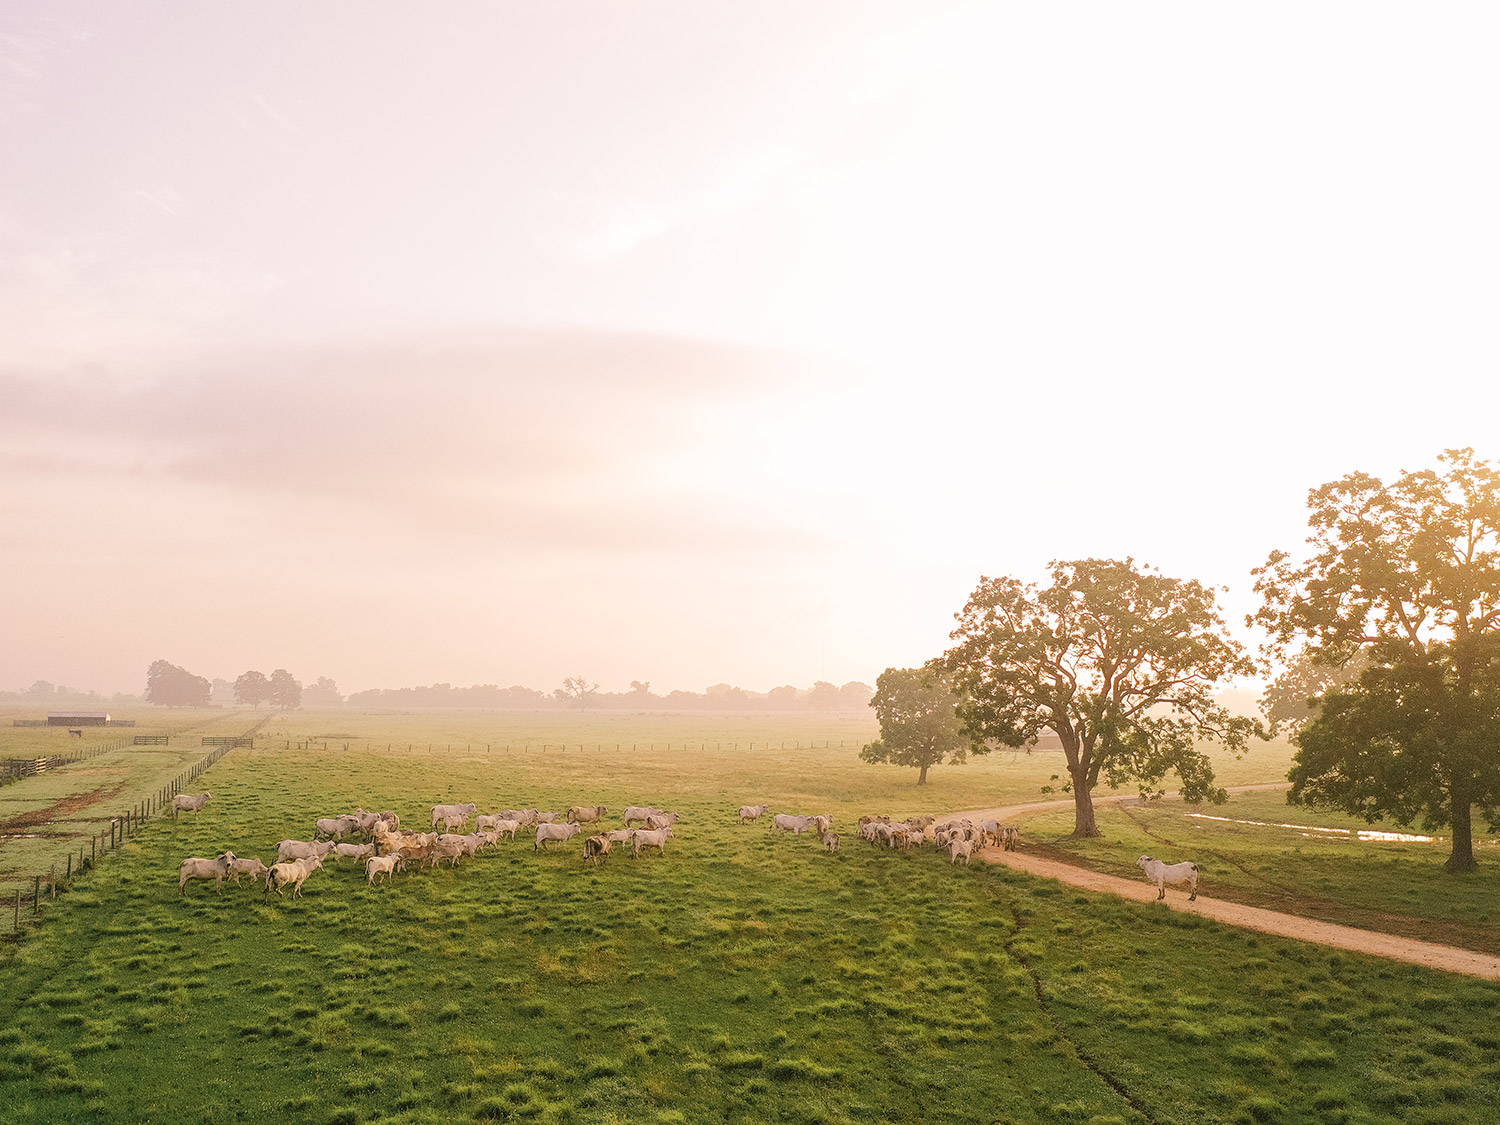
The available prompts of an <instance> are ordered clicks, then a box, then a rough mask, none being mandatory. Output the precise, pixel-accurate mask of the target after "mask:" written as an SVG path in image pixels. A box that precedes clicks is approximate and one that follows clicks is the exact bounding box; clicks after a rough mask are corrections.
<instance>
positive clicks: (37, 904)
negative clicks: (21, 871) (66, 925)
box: [31, 875, 42, 914]
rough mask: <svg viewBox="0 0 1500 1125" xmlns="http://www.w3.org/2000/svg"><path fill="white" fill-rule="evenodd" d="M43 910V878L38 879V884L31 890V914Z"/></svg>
mask: <svg viewBox="0 0 1500 1125" xmlns="http://www.w3.org/2000/svg"><path fill="white" fill-rule="evenodd" d="M41 908H42V877H41V876H40V875H38V876H37V877H36V883H35V884H34V885H33V886H32V888H31V912H32V913H33V914H35V913H37V911H39V910H41Z"/></svg>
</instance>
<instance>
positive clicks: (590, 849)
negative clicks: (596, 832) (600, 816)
mask: <svg viewBox="0 0 1500 1125" xmlns="http://www.w3.org/2000/svg"><path fill="white" fill-rule="evenodd" d="M614 846H615V845H614V841H613V840H611V839H610V838H609V837H608V836H590V837H589V838H588V839H587V840H585V841H584V842H583V858H584V859H586V860H588V861H589V862H590V863H592V864H593V865H594V866H595V867H598V866H599V861H600V860H601V859H607V858H609V849H610V848H612V847H614Z"/></svg>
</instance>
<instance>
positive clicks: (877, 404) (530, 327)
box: [0, 0, 1500, 691]
mask: <svg viewBox="0 0 1500 1125" xmlns="http://www.w3.org/2000/svg"><path fill="white" fill-rule="evenodd" d="M1497 40H1500V37H1497V17H1496V15H1495V12H1494V9H1493V7H1492V6H1490V5H1482V4H1474V5H1462V4H1460V5H1443V6H1441V7H1437V8H1434V7H1430V6H1423V7H1418V6H1415V5H1408V6H1390V5H1380V4H1367V3H1362V4H1358V5H1356V4H1348V5H1337V4H1327V5H1307V4H1281V5H1277V4H1264V5H1256V6H1254V7H1241V8H1232V7H1226V6H1219V5H1201V4H1188V3H1182V4H1158V5H1151V6H1137V5H1129V6H1127V5H1119V4H1104V3H1101V4H1067V5H1054V4H1041V5H1002V4H977V5H959V4H951V5H950V4H940V3H930V2H923V3H902V4H879V3H873V2H870V0H859V2H858V3H811V4H810V3H806V2H802V0H799V2H796V3H771V2H766V0H758V2H757V3H754V4H721V3H705V2H702V0H691V2H687V0H684V2H681V3H631V4H620V3H560V4H521V3H498V2H489V0H486V2H484V3H444V4H441V5H412V4H404V3H403V4H394V3H369V2H364V0H361V2H359V3H317V4H302V3H297V4H293V3H264V4H258V5H254V6H250V7H247V6H230V5H208V4H200V3H187V2H183V3H144V2H137V3H130V4H118V3H105V2H99V3H93V4H69V3H59V2H57V0H46V2H36V3H28V2H25V0H18V2H15V3H10V4H7V5H5V7H4V8H3V10H0V568H3V573H4V575H5V577H6V579H7V581H6V583H5V591H6V592H5V593H4V594H0V620H3V622H4V625H3V628H4V643H3V644H0V688H14V687H19V686H24V685H25V684H28V683H30V682H31V680H33V679H36V678H46V679H49V680H52V681H54V682H64V683H68V684H72V685H75V686H86V687H95V688H98V689H101V690H105V691H113V690H132V691H138V690H141V688H142V686H143V683H144V676H145V669H146V666H147V664H148V663H149V662H150V661H152V660H153V659H156V658H158V657H165V658H167V659H169V660H172V661H174V662H176V663H181V664H185V665H186V666H187V667H189V668H191V669H192V670H194V671H196V672H199V673H202V674H204V675H208V676H225V677H227V678H233V676H235V675H236V674H238V673H239V672H241V671H244V670H245V669H246V668H252V667H253V668H259V669H261V670H264V671H269V670H270V669H271V668H274V667H286V668H289V669H290V670H292V671H293V672H294V674H296V675H298V676H300V677H301V678H303V679H308V680H310V679H312V678H314V677H316V676H319V675H328V676H332V677H334V678H335V679H336V680H337V681H338V683H339V684H340V686H341V687H342V688H343V689H344V690H346V691H350V690H358V689H360V688H365V687H372V686H397V685H401V684H411V683H417V682H431V681H435V680H446V681H449V682H452V683H471V682H497V683H501V684H510V683H517V682H519V683H525V684H529V685H532V686H537V687H543V688H550V687H552V686H555V684H556V683H557V682H559V681H560V680H561V678H562V677H563V676H564V675H567V674H572V673H575V672H582V673H584V674H585V675H588V676H590V677H592V678H595V679H598V680H601V681H603V683H604V686H605V687H606V688H608V689H616V690H618V689H622V688H624V687H625V685H626V684H627V683H628V681H629V680H631V679H646V680H650V681H651V682H652V683H653V685H654V686H655V687H657V688H658V689H662V690H665V689H670V688H673V687H684V688H690V689H694V690H701V689H702V688H703V687H704V686H705V685H707V684H709V683H713V682H717V681H726V680H727V681H730V682H732V683H737V684H740V685H742V686H744V687H747V688H753V689H757V690H764V689H766V688H769V687H771V686H773V685H775V684H779V683H786V682H791V683H797V684H808V683H810V682H811V681H812V680H813V679H815V678H826V679H830V680H834V681H837V682H843V681H845V680H850V679H862V680H865V681H868V682H873V680H874V678H875V676H876V675H877V674H878V673H879V672H880V671H881V670H882V669H883V668H885V667H886V666H887V665H893V664H897V665H899V664H910V663H914V662H918V661H921V660H923V659H925V658H927V657H929V656H931V655H934V654H935V653H936V652H938V651H940V650H941V649H942V647H943V646H944V643H945V639H946V635H947V632H948V629H949V628H950V627H951V623H952V622H951V615H952V613H953V611H954V610H956V609H958V608H959V607H960V606H961V604H962V602H963V600H964V598H965V596H966V595H967V593H968V591H969V590H970V589H971V588H972V587H973V586H974V584H975V582H976V581H977V579H978V577H979V575H980V574H981V573H989V574H996V573H1013V574H1019V575H1022V576H1028V577H1031V576H1039V575H1040V573H1041V571H1042V568H1043V566H1044V564H1045V563H1046V562H1047V560H1049V559H1052V558H1058V557H1064V558H1066V557H1074V556H1079V555H1085V554H1094V555H1127V554H1129V555H1133V556H1134V557H1136V558H1137V559H1140V560H1144V561H1147V562H1150V563H1153V564H1155V565H1157V566H1159V567H1161V568H1162V569H1164V570H1165V571H1167V572H1168V573H1176V574H1180V575H1183V576H1192V577H1198V578H1202V579H1204V580H1208V581H1212V582H1215V583H1218V584H1223V585H1227V586H1229V587H1231V589H1230V592H1229V593H1228V594H1227V595H1226V603H1227V605H1228V607H1229V609H1230V612H1231V614H1232V615H1234V616H1238V615H1239V614H1242V613H1243V611H1244V609H1245V608H1246V607H1247V606H1248V604H1249V601H1248V589H1249V585H1250V583H1249V578H1248V571H1249V569H1250V568H1251V567H1252V566H1254V565H1256V564H1258V563H1259V562H1260V561H1262V560H1263V559H1264V557H1265V555H1266V553H1267V552H1268V551H1269V550H1270V549H1271V548H1273V547H1277V546H1283V547H1292V546H1295V545H1296V543H1297V542H1299V541H1300V539H1301V537H1302V526H1303V518H1304V516H1303V502H1304V497H1305V493H1306V490H1307V489H1308V488H1309V487H1311V486H1313V485H1316V484H1318V483H1321V482H1322V481H1324V480H1327V479H1330V478H1331V477H1334V476H1338V475H1341V474H1343V473H1345V472H1348V471H1350V470H1353V469H1365V470H1369V471H1373V472H1376V473H1381V474H1385V473H1391V472H1394V471H1396V470H1397V469H1400V468H1403V467H1420V466H1423V465H1427V464H1430V463H1431V462H1432V460H1433V457H1434V455H1435V454H1436V453H1437V452H1438V451H1439V450H1440V449H1442V448H1444V447H1448V446H1455V445H1473V446H1475V447H1476V449H1478V451H1479V452H1480V453H1481V455H1483V456H1486V457H1500V443H1497V441H1496V437H1495V435H1496V432H1497V431H1496V413H1497V411H1496V408H1497V406H1500V381H1497V363H1496V360H1497V351H1500V344H1497V335H1496V330H1495V309H1496V307H1497V297H1500V293H1497V275H1496V269H1495V263H1496V262H1497V261H1500V212H1497V209H1496V207H1495V204H1494V201H1495V200H1496V199H1497V198H1500V156H1497V150H1496V146H1495V145H1494V143H1493V142H1494V137H1495V136H1496V135H1497V128H1496V127H1497V121H1496V117H1497V113H1500V72H1497V70H1496V68H1495V67H1494V65H1493V59H1494V58H1495V56H1496V52H1497V50H1500V41H1497Z"/></svg>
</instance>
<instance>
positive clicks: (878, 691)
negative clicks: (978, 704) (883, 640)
mask: <svg viewBox="0 0 1500 1125" xmlns="http://www.w3.org/2000/svg"><path fill="white" fill-rule="evenodd" d="M870 706H871V707H873V708H875V715H876V717H877V718H878V719H879V720H880V737H879V738H878V739H876V740H875V741H874V742H872V743H870V744H869V745H868V746H866V747H865V748H864V749H863V750H861V751H860V752H859V756H860V758H862V759H863V760H864V761H866V762H889V763H890V764H891V765H894V766H910V767H912V768H913V769H917V770H920V771H921V772H920V773H919V774H917V784H918V785H926V784H927V770H928V768H929V767H931V766H935V765H940V764H941V763H942V762H943V760H944V759H947V760H948V761H949V762H952V763H954V764H957V763H959V762H962V761H964V760H965V757H966V751H967V747H968V739H967V737H966V736H965V735H964V730H963V725H962V724H961V723H960V722H959V719H958V698H957V697H956V696H955V695H954V694H953V691H952V689H950V688H949V687H948V685H947V684H946V683H944V682H943V680H942V678H941V677H940V676H938V674H937V673H936V672H933V671H931V670H929V669H926V668H887V669H886V670H885V671H884V672H882V673H881V674H880V678H879V679H877V680H876V681H875V696H874V698H873V699H871V700H870Z"/></svg>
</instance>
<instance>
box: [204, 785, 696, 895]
mask: <svg viewBox="0 0 1500 1125" xmlns="http://www.w3.org/2000/svg"><path fill="white" fill-rule="evenodd" d="M198 798H201V800H199V801H198V804H197V805H188V804H186V803H184V804H183V806H182V807H184V808H189V807H190V808H192V809H193V811H194V812H195V813H196V812H197V811H198V809H200V808H202V805H203V803H204V802H206V801H207V800H208V794H207V793H202V794H198V795H197V797H193V798H188V800H198ZM178 800H179V801H183V800H184V798H182V797H179V798H178ZM608 813H609V809H608V808H607V807H606V806H604V805H574V806H573V807H572V808H570V809H568V811H567V812H566V813H556V812H543V811H541V810H540V809H506V810H504V811H503V812H498V813H480V812H479V810H478V806H476V805H474V804H473V803H464V804H457V805H433V806H432V819H431V824H430V828H431V829H432V831H427V832H413V831H410V830H404V829H402V827H401V818H400V817H399V816H398V815H397V814H396V813H395V812H393V811H392V810H390V809H386V810H384V811H382V812H367V811H366V810H365V809H363V808H357V809H355V810H354V812H352V813H343V814H341V815H339V816H331V817H318V818H317V819H316V820H314V821H313V833H312V839H310V840H282V841H281V842H280V843H279V844H277V845H276V862H275V863H271V864H267V863H265V862H264V861H263V860H260V859H256V858H254V857H249V858H247V857H245V856H237V855H235V854H234V853H233V852H232V851H224V852H220V853H219V854H218V855H217V856H215V857H214V858H212V859H205V858H202V857H197V856H194V857H191V858H188V859H185V860H183V861H182V863H181V864H179V865H178V869H177V889H178V891H179V892H180V893H182V894H186V893H187V885H188V883H189V882H190V881H191V880H194V879H212V880H213V883H214V889H215V891H218V892H221V893H222V891H223V887H224V880H226V879H228V880H230V881H231V882H233V883H236V884H238V883H239V881H240V879H241V877H242V876H245V875H249V876H250V878H251V879H252V880H254V881H257V882H263V883H264V884H265V891H264V896H269V895H270V893H271V892H272V891H275V892H276V893H277V894H278V895H280V894H281V893H282V892H283V891H284V890H285V889H286V888H288V887H290V888H291V890H292V897H293V898H300V897H301V895H302V884H303V883H305V882H307V879H308V876H310V875H311V874H312V873H313V872H314V871H317V870H318V869H319V868H321V867H322V866H323V863H324V861H325V860H327V859H329V858H330V857H332V860H333V862H334V864H335V865H337V864H338V863H340V862H341V861H342V860H345V859H352V860H354V861H355V862H356V863H361V862H362V863H363V864H364V869H365V879H366V881H367V882H368V883H376V882H378V881H379V880H380V877H381V876H382V875H384V876H385V880H386V882H390V881H391V878H392V876H394V875H395V873H396V872H398V871H406V870H408V869H411V868H416V869H420V868H421V867H422V866H423V865H426V866H429V867H436V866H438V865H439V864H440V863H442V862H443V861H444V860H447V861H448V864H449V866H450V867H456V866H457V865H458V862H459V860H461V859H463V858H465V857H468V856H474V855H477V854H478V853H479V852H480V850H481V849H483V848H490V847H496V846H498V845H499V843H500V841H501V840H506V839H508V840H512V841H513V840H515V838H516V833H517V832H518V831H520V830H522V829H526V828H534V829H535V831H536V838H535V842H534V843H533V844H532V850H533V851H546V850H548V845H550V844H564V843H566V842H567V841H568V840H571V839H572V838H573V837H574V836H576V835H578V834H579V833H580V832H582V831H583V828H584V825H592V826H595V827H598V828H602V827H603V824H604V818H605V817H606V816H607V815H608ZM470 818H473V820H474V830H473V831H472V832H469V831H466V830H467V829H468V827H469V820H470ZM681 819H682V817H681V814H679V813H675V812H669V811H668V810H666V809H658V808H654V807H649V806H637V805H632V806H630V807H629V808H627V809H626V810H625V815H624V821H625V827H624V828H619V829H614V830H613V831H604V832H598V833H596V834H595V835H591V836H589V837H588V838H587V839H585V840H584V842H583V855H584V859H585V860H587V861H588V862H590V863H592V864H594V865H595V866H597V865H598V864H599V862H600V861H601V860H604V859H607V858H608V857H609V855H610V852H611V851H612V850H613V849H614V848H615V847H616V846H617V845H618V846H621V847H628V848H629V849H630V853H631V856H632V858H634V857H638V856H639V855H640V854H641V852H642V851H643V850H647V849H650V848H655V849H656V850H657V852H658V853H660V854H661V855H663V856H665V855H666V854H667V841H668V840H670V839H672V838H673V835H674V833H673V831H672V826H673V825H674V824H676V823H677V822H678V821H679V820H681ZM438 828H441V829H442V831H441V832H439V831H437V829H438ZM264 896H263V897H264Z"/></svg>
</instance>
